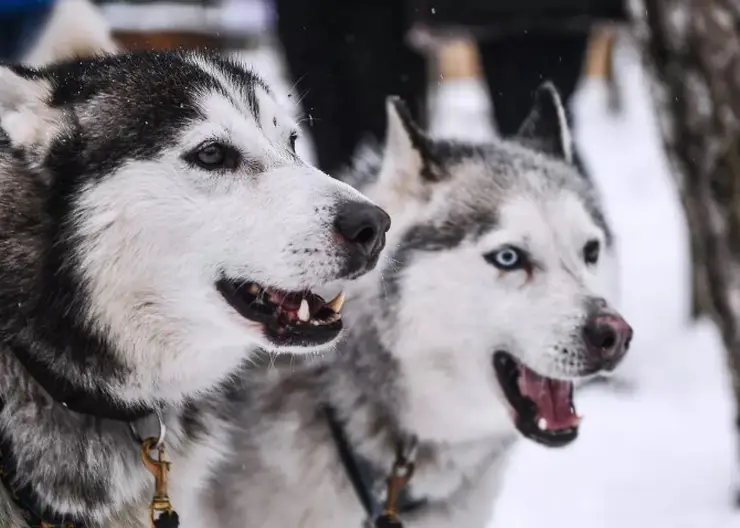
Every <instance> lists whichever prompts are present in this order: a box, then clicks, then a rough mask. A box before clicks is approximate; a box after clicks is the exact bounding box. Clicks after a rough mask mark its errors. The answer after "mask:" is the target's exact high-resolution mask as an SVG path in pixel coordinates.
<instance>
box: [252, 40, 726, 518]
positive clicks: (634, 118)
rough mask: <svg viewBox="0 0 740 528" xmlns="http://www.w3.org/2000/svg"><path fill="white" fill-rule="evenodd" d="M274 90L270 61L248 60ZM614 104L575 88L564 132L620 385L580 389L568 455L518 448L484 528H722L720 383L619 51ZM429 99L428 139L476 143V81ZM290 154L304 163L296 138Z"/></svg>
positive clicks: (268, 55) (636, 74) (670, 195)
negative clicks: (622, 322) (614, 295)
mask: <svg viewBox="0 0 740 528" xmlns="http://www.w3.org/2000/svg"><path fill="white" fill-rule="evenodd" d="M252 57H253V59H254V60H255V66H256V69H257V70H258V71H260V72H261V73H263V75H266V76H267V77H268V80H270V81H271V82H273V83H276V82H280V81H281V79H280V76H281V72H280V69H279V64H278V63H276V61H275V56H274V54H273V53H272V52H271V51H269V50H267V51H265V50H262V51H260V52H258V53H257V54H253V55H252ZM618 72H619V80H620V83H621V85H622V89H623V90H624V92H623V93H624V96H625V108H624V110H623V112H622V113H621V114H616V115H611V114H609V112H608V110H607V109H606V106H605V96H606V94H605V91H604V87H603V85H602V84H601V83H600V82H599V81H588V82H585V83H584V84H583V86H582V87H581V91H580V94H579V97H578V99H577V102H576V105H575V109H574V111H575V116H576V121H577V128H576V138H577V141H578V142H579V144H580V145H581V146H582V149H583V155H584V157H585V160H586V162H587V163H588V165H589V166H590V168H591V169H592V172H593V174H594V176H595V178H596V179H597V180H598V182H599V185H600V187H601V189H602V192H603V194H604V197H605V200H606V207H607V209H608V213H609V215H610V217H611V220H612V222H613V225H614V228H615V231H616V233H617V236H618V242H619V247H620V250H621V253H622V270H621V280H622V312H623V314H624V315H625V316H626V317H627V319H628V320H629V321H630V323H632V325H633V326H634V328H635V332H636V335H635V341H634V345H633V348H632V351H631V357H630V358H629V361H627V362H626V364H625V365H624V368H623V369H622V371H621V377H622V378H624V380H625V385H627V388H625V389H624V390H623V391H617V390H615V389H613V388H606V387H603V386H592V387H586V388H585V389H583V391H582V392H581V393H580V394H579V395H578V397H577V405H578V409H579V412H580V413H581V414H583V415H584V416H585V420H584V424H583V426H582V429H581V437H580V438H579V440H578V442H576V443H575V444H574V445H573V446H572V447H569V448H566V449H564V450H549V449H545V448H542V447H539V446H537V445H535V444H533V443H531V442H521V443H520V445H519V447H518V450H517V452H516V454H515V457H514V460H513V464H512V466H511V471H510V473H509V475H507V482H506V485H505V487H504V491H503V495H502V496H501V498H500V499H499V501H498V503H497V507H496V509H497V511H496V515H495V519H494V520H493V522H492V525H491V526H492V527H493V526H495V527H506V528H535V527H536V528H541V527H543V526H547V527H548V528H559V527H563V528H566V527H567V528H595V527H601V528H625V527H629V528H656V527H661V528H662V527H666V528H725V527H727V528H729V527H730V526H733V527H734V526H739V525H740V513H738V512H736V511H735V510H733V507H732V504H733V499H734V493H735V489H734V486H735V484H736V479H735V475H736V474H737V475H740V465H739V464H738V462H737V459H736V453H735V452H736V449H735V437H734V433H733V431H732V429H731V424H732V421H733V418H732V408H731V405H730V397H729V386H728V383H727V380H726V378H725V376H724V373H723V357H722V351H721V347H720V344H719V340H718V337H717V335H716V332H715V331H714V329H713V328H712V327H711V325H709V324H706V323H704V324H699V325H693V326H689V325H688V324H687V320H688V291H687V287H686V284H687V271H688V265H687V248H686V243H685V237H684V232H685V226H684V223H683V219H682V216H681V211H680V206H679V204H678V202H677V200H676V196H675V192H674V190H673V188H672V185H671V180H670V175H669V172H668V167H667V165H666V161H665V159H664V157H663V155H662V154H661V151H660V149H659V143H658V138H657V131H656V128H655V126H656V125H655V123H654V120H653V118H652V115H651V113H650V112H651V108H650V102H649V99H648V94H647V92H646V87H645V79H644V78H643V74H642V71H641V69H640V67H639V65H638V61H637V59H636V56H635V54H634V52H633V51H632V50H631V49H629V48H624V49H621V50H620V53H619V56H618ZM435 92H436V93H435V94H434V95H433V97H432V103H431V104H432V108H433V121H432V128H433V129H434V131H435V132H437V133H440V134H445V135H458V136H464V137H474V138H482V137H483V138H484V137H486V136H488V135H490V134H491V127H490V126H489V124H488V123H487V121H486V116H487V115H488V114H487V106H488V101H487V98H486V96H485V91H484V90H483V89H482V87H481V86H479V85H477V84H475V83H471V82H469V81H467V82H443V83H441V84H439V85H438V86H437V87H436V90H435ZM301 149H302V150H303V151H304V152H305V153H306V156H308V157H309V158H310V156H311V153H310V147H309V145H307V144H306V143H304V144H303V145H301Z"/></svg>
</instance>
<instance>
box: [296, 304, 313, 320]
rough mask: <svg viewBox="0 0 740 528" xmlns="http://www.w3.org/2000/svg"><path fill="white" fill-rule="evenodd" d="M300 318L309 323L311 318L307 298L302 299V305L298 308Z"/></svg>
mask: <svg viewBox="0 0 740 528" xmlns="http://www.w3.org/2000/svg"><path fill="white" fill-rule="evenodd" d="M298 319H299V320H300V321H301V322H304V323H307V322H308V321H309V320H310V319H311V310H309V308H308V301H307V300H306V299H301V306H300V308H298Z"/></svg>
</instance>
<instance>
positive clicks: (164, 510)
mask: <svg viewBox="0 0 740 528" xmlns="http://www.w3.org/2000/svg"><path fill="white" fill-rule="evenodd" d="M158 442H159V439H158V438H155V437H151V438H147V439H146V440H144V441H143V442H142V443H141V461H142V462H143V463H144V467H146V468H147V469H148V470H149V472H150V473H151V474H152V475H154V497H152V503H151V504H150V505H149V517H150V521H151V528H154V527H155V526H156V522H157V519H158V518H159V516H160V515H163V514H166V515H172V514H173V512H174V510H173V508H172V504H170V498H169V497H168V496H167V472H168V471H169V470H170V463H169V462H167V460H166V459H165V453H164V443H161V442H159V445H157V444H158ZM155 449H156V450H157V460H155V459H153V458H152V457H151V452H152V451H153V450H155Z"/></svg>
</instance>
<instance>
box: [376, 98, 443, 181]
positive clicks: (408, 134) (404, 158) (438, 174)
mask: <svg viewBox="0 0 740 528" xmlns="http://www.w3.org/2000/svg"><path fill="white" fill-rule="evenodd" d="M386 117H387V120H388V125H387V128H386V139H385V151H384V158H383V168H382V170H381V177H380V179H381V183H383V184H385V185H386V186H388V187H391V188H393V189H394V190H395V191H396V192H399V193H402V194H418V193H419V191H420V190H421V187H422V186H423V184H424V183H425V182H435V181H439V180H441V179H443V177H444V172H443V171H442V170H441V167H440V164H439V163H438V162H437V160H436V159H435V156H434V153H433V149H432V141H431V139H429V138H428V137H427V136H426V134H424V132H422V130H421V129H420V128H419V126H418V125H417V124H416V123H415V122H414V120H413V118H412V117H411V112H410V111H409V109H408V107H407V106H406V104H405V103H404V102H403V100H402V99H401V98H400V97H397V96H391V97H388V98H387V99H386Z"/></svg>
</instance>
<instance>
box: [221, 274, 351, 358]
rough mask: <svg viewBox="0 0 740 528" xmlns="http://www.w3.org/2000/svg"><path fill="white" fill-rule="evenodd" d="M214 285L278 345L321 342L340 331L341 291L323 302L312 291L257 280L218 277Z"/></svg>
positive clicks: (342, 297) (329, 340) (324, 342)
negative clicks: (272, 284)
mask: <svg viewBox="0 0 740 528" xmlns="http://www.w3.org/2000/svg"><path fill="white" fill-rule="evenodd" d="M216 288H217V289H218V291H219V293H221V295H222V296H223V298H224V299H226V302H228V303H229V304H230V305H231V306H232V307H233V308H234V309H235V310H236V311H237V312H238V313H239V315H241V316H242V317H244V318H245V319H249V320H250V321H254V322H257V323H261V324H262V325H263V327H264V331H265V335H266V336H267V338H268V339H269V340H270V341H272V342H273V343H275V344H276V345H278V346H301V347H309V346H316V345H323V344H326V343H329V342H331V341H332V340H334V339H335V338H336V337H337V336H338V335H339V332H341V330H342V316H341V315H340V311H341V310H342V306H343V305H344V293H343V292H340V293H339V295H337V296H336V297H335V298H334V299H332V300H331V301H329V302H326V301H324V299H322V298H321V297H320V296H318V295H316V294H315V293H311V292H308V291H304V292H288V291H282V290H278V289H276V288H271V287H265V286H262V285H260V284H257V283H256V282H243V281H234V280H229V279H221V280H219V281H218V282H217V283H216Z"/></svg>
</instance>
